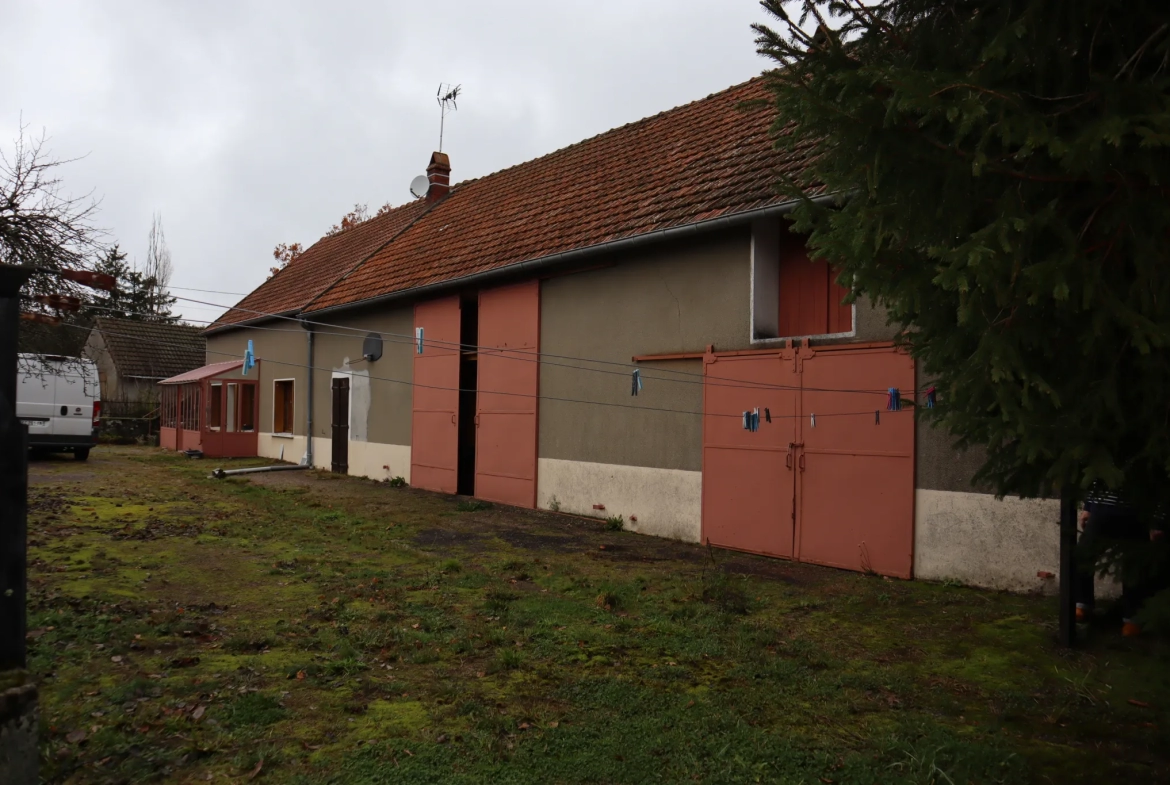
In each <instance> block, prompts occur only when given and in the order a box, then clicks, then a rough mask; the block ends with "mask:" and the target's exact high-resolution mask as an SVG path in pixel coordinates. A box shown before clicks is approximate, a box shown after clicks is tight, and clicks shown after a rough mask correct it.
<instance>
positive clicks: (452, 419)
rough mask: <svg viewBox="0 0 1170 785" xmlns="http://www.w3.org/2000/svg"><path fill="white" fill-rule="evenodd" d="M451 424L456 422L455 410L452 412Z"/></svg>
mask: <svg viewBox="0 0 1170 785" xmlns="http://www.w3.org/2000/svg"><path fill="white" fill-rule="evenodd" d="M451 424H452V425H454V424H455V413H454V412H452V413H451Z"/></svg>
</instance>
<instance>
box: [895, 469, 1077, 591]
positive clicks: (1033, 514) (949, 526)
mask: <svg viewBox="0 0 1170 785" xmlns="http://www.w3.org/2000/svg"><path fill="white" fill-rule="evenodd" d="M914 507H915V515H914V517H915V522H914V575H915V577H918V578H925V579H928V580H958V581H962V582H963V583H966V584H969V585H971V586H982V587H984V588H989V589H1009V590H1011V591H1043V592H1048V593H1052V592H1055V591H1056V590H1057V588H1058V584H1057V581H1056V580H1055V579H1044V578H1041V577H1038V576H1037V573H1038V572H1050V573H1052V574H1053V575H1056V574H1058V573H1059V571H1060V537H1059V535H1060V532H1059V528H1058V521H1059V519H1060V502H1059V501H1055V500H1051V499H1011V498H1008V499H1004V500H1002V501H999V500H997V499H996V498H995V497H994V496H992V495H989V494H985V493H966V492H961V491H929V490H922V489H919V490H917V491H915V493H914Z"/></svg>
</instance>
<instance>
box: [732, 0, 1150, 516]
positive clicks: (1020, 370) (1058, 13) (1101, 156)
mask: <svg viewBox="0 0 1170 785" xmlns="http://www.w3.org/2000/svg"><path fill="white" fill-rule="evenodd" d="M762 5H763V7H764V9H765V10H766V11H767V12H768V13H769V14H771V15H772V16H773V17H774V18H775V19H776V20H778V22H779V24H778V25H777V29H775V30H774V29H771V28H769V27H767V26H764V25H756V26H755V29H756V32H757V33H758V36H759V37H758V38H757V45H758V49H759V51H760V53H761V54H764V55H766V56H768V57H771V58H774V59H775V60H776V61H777V65H778V67H777V68H776V69H775V70H773V71H771V72H769V83H770V86H771V89H772V91H773V94H774V103H775V107H776V109H777V110H778V119H777V121H776V125H775V132H776V135H777V139H778V142H777V143H778V144H779V145H780V146H782V147H784V148H787V149H790V150H793V151H800V152H801V153H802V154H803V155H804V156H805V159H806V160H807V161H808V162H809V163H808V167H807V169H806V170H805V171H804V172H802V173H801V174H799V175H797V176H796V177H795V178H794V179H793V178H789V179H785V180H783V182H782V183H781V186H780V187H781V188H782V189H783V190H784V191H785V192H787V193H788V194H790V195H792V196H793V198H802V195H803V194H805V193H807V192H808V191H809V190H810V189H813V188H823V189H824V190H825V191H827V192H830V193H835V194H839V195H841V196H842V198H841V199H840V201H839V203H838V204H836V205H817V204H813V203H812V202H811V201H809V200H807V199H804V200H803V203H802V204H801V206H800V207H799V208H798V209H797V210H796V212H795V216H794V219H795V226H796V228H797V229H798V230H801V231H807V232H811V241H810V244H811V248H812V249H813V251H814V254H815V255H817V256H819V257H823V258H826V259H828V260H829V262H830V263H831V264H833V265H835V266H837V267H839V268H840V269H841V271H842V272H841V277H840V279H839V280H840V281H841V282H842V283H843V284H847V285H850V286H852V287H853V291H854V292H856V293H864V294H866V295H867V296H868V297H870V298H872V299H873V300H875V301H877V302H878V303H880V304H882V305H884V306H885V307H887V308H888V309H889V315H890V319H891V321H892V322H893V323H894V324H896V325H898V326H900V327H902V328H904V332H903V340H904V341H905V343H906V344H907V346H908V347H909V349H910V351H911V352H912V353H913V355H914V356H915V357H916V358H917V359H918V361H919V367H920V369H921V370H923V371H924V377H923V378H929V379H932V380H933V384H935V385H936V386H937V388H938V402H939V404H938V407H937V408H935V409H934V410H931V411H930V412H929V413H930V414H931V415H932V417H933V418H936V420H937V422H936V424H938V425H941V426H942V427H945V428H947V429H949V430H950V432H952V433H953V434H954V435H955V436H956V437H958V440H959V443H960V444H961V445H979V446H981V447H982V448H983V449H985V450H986V461H985V463H984V465H983V466H982V469H981V470H980V472H979V473H978V477H977V479H978V480H979V481H982V482H986V483H989V484H990V485H991V486H992V487H993V488H994V489H995V490H996V491H997V492H998V493H999V494H1001V495H1007V494H1013V495H1020V496H1026V497H1032V496H1052V495H1056V494H1058V493H1060V491H1061V489H1065V490H1068V489H1070V488H1075V489H1077V492H1078V493H1079V492H1083V491H1084V489H1086V488H1088V487H1089V486H1090V485H1091V484H1092V483H1093V482H1096V481H1101V482H1103V483H1104V484H1106V485H1107V486H1109V487H1111V488H1124V490H1125V491H1126V493H1128V494H1129V495H1130V496H1131V497H1133V498H1134V499H1135V500H1137V501H1138V502H1139V503H1140V504H1141V505H1142V506H1143V507H1144V508H1145V510H1146V511H1147V512H1148V511H1149V510H1150V509H1151V508H1152V507H1153V506H1154V505H1155V504H1156V503H1157V502H1159V501H1162V500H1163V498H1164V497H1165V495H1166V494H1167V491H1168V488H1170V484H1168V475H1170V357H1168V356H1167V355H1168V353H1167V347H1168V344H1170V242H1168V239H1170V198H1168V197H1170V193H1168V192H1167V184H1168V183H1170V26H1168V25H1170V17H1168V16H1167V12H1166V5H1165V3H1164V2H1153V1H1147V0H1134V1H1133V2H1128V3H1117V2H1105V1H1104V0H1021V1H1020V2H1010V3H1005V2H992V0H881V1H879V2H875V3H868V4H864V5H863V4H862V3H861V2H859V1H858V0H831V1H830V2H816V1H814V0H805V1H804V2H801V3H799V4H796V3H787V4H786V3H782V2H780V0H765V1H764V2H763V3H762ZM785 5H788V6H789V7H793V6H799V7H800V10H801V13H800V14H798V15H797V16H796V17H793V16H790V15H789V14H788V13H786V10H785V7H784V6H785ZM809 30H815V32H814V33H811V34H810V33H809V32H808V31H809ZM923 413H926V410H923Z"/></svg>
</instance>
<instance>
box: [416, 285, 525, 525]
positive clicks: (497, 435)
mask: <svg viewBox="0 0 1170 785" xmlns="http://www.w3.org/2000/svg"><path fill="white" fill-rule="evenodd" d="M467 307H468V308H469V309H470V308H475V309H476V314H475V315H476V321H474V322H472V323H471V326H474V328H475V332H474V333H472V332H471V330H470V326H469V325H464V324H462V319H461V307H460V301H459V298H458V297H448V298H445V299H441V300H433V301H431V302H427V303H420V304H419V305H417V306H415V310H414V324H415V329H416V331H418V330H421V331H422V338H421V341H422V352H421V353H418V351H417V349H416V353H415V356H414V404H413V417H412V434H411V467H410V472H411V483H412V484H413V485H415V486H417V487H419V488H426V489H429V490H433V491H442V492H444V493H458V492H459V487H460V468H459V467H460V457H461V454H462V458H463V465H464V472H465V475H464V477H463V487H464V488H465V489H467V488H468V487H469V485H468V483H467V482H466V480H467V479H468V478H467V476H466V473H467V471H468V470H470V469H471V468H472V463H473V468H474V474H473V477H474V486H473V487H474V493H475V495H476V496H477V497H479V498H482V499H489V500H491V501H496V502H501V503H503V504H513V505H516V506H519V507H535V506H536V438H537V427H536V423H537V419H536V417H537V391H538V386H539V377H540V363H539V362H538V361H537V360H538V355H537V354H536V352H537V350H538V349H539V344H540V284H539V282H538V281H531V282H526V283H522V284H516V285H514V286H501V287H497V288H494V289H487V290H484V291H482V292H480V293H479V299H478V303H468V304H467ZM471 315H472V314H471V312H470V311H469V313H468V314H467V316H468V317H469V319H470V317H471ZM461 328H462V329H463V330H468V332H467V335H466V336H461ZM472 335H475V336H476V337H474V338H473V337H472ZM461 337H463V338H465V339H464V340H463V344H464V346H463V359H464V361H465V362H467V361H474V363H475V366H476V368H475V372H474V373H470V374H466V375H465V379H464V384H463V385H462V386H463V387H464V388H465V389H469V390H470V389H474V390H475V409H474V417H475V423H474V425H475V430H474V431H473V433H474V438H473V439H471V438H468V434H467V433H464V435H463V439H462V443H461V441H460V430H459V418H460V414H459V398H460V396H459V388H460V386H461V385H460V349H459V346H460V342H461ZM472 343H475V344H477V346H471V345H470V344H472ZM464 414H465V416H466V417H470V416H472V413H471V410H470V408H469V409H468V410H467V411H466V412H465V413H464ZM469 459H470V460H469ZM465 492H470V490H466V491H465Z"/></svg>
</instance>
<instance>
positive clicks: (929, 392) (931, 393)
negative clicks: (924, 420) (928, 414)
mask: <svg viewBox="0 0 1170 785" xmlns="http://www.w3.org/2000/svg"><path fill="white" fill-rule="evenodd" d="M937 394H938V390H936V389H935V387H934V385H933V384H932V385H930V386H929V387H927V388H926V408H927V409H933V408H934V402H935V396H936V395H937Z"/></svg>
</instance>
